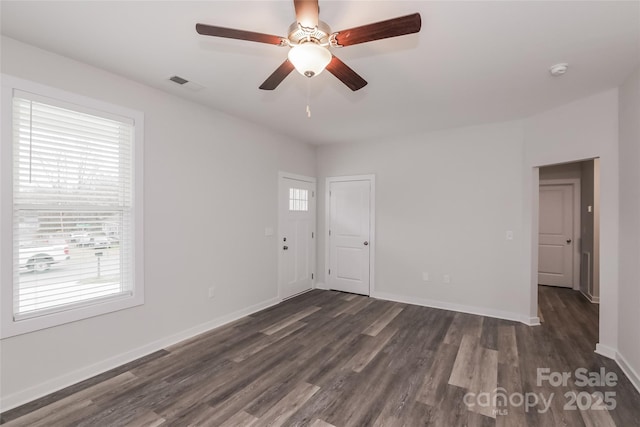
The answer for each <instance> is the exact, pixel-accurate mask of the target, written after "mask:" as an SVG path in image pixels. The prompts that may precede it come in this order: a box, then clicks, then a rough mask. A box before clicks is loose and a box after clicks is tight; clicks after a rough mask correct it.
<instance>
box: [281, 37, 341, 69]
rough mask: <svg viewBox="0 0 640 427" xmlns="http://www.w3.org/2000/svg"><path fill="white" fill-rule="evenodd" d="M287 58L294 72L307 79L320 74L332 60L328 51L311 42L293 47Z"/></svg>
mask: <svg viewBox="0 0 640 427" xmlns="http://www.w3.org/2000/svg"><path fill="white" fill-rule="evenodd" d="M288 56H289V61H291V63H292V64H293V66H294V67H295V68H296V70H298V72H299V73H300V74H302V75H303V76H307V77H313V76H316V75H318V74H320V73H321V72H322V70H324V69H325V67H326V66H327V65H329V62H331V58H332V56H331V52H329V49H327V48H326V47H323V46H320V45H318V44H316V43H313V42H307V43H303V44H300V45H297V46H293V47H292V48H291V50H289V55H288Z"/></svg>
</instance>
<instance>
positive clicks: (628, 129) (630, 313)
mask: <svg viewBox="0 0 640 427" xmlns="http://www.w3.org/2000/svg"><path fill="white" fill-rule="evenodd" d="M619 106H620V289H619V311H618V313H619V322H620V325H619V336H618V340H619V346H618V352H619V355H620V357H621V359H622V363H623V364H624V365H626V366H627V369H628V370H629V371H633V373H632V372H628V373H629V374H631V375H630V376H633V377H635V384H636V387H637V388H638V390H640V328H639V327H638V326H639V325H640V166H639V165H640V69H638V70H636V71H635V73H633V74H632V75H631V76H630V77H629V79H628V80H627V81H626V82H625V83H624V84H623V85H622V86H621V87H620V101H619Z"/></svg>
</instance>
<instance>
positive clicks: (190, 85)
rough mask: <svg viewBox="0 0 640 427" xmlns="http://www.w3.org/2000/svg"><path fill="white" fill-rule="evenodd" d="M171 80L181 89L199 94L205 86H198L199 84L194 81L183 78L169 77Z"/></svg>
mask: <svg viewBox="0 0 640 427" xmlns="http://www.w3.org/2000/svg"><path fill="white" fill-rule="evenodd" d="M169 80H170V81H172V82H174V83H177V84H179V85H180V86H181V87H183V88H186V89H189V90H191V91H193V92H197V91H199V90H202V89H204V86H202V85H201V84H198V83H196V82H194V81H191V80H187V79H185V78H183V77H180V76H173V77H169Z"/></svg>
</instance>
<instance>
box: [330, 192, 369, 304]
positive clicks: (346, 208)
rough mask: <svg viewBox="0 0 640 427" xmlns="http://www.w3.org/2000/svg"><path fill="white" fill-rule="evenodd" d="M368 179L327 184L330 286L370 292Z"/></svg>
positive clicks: (349, 290) (358, 292)
mask: <svg viewBox="0 0 640 427" xmlns="http://www.w3.org/2000/svg"><path fill="white" fill-rule="evenodd" d="M370 239H371V181H370V180H361V181H338V182H331V183H330V184H329V271H328V276H327V277H328V285H329V288H330V289H335V290H339V291H345V292H352V293H356V294H362V295H369V294H370V255H371V247H372V246H371V240H370Z"/></svg>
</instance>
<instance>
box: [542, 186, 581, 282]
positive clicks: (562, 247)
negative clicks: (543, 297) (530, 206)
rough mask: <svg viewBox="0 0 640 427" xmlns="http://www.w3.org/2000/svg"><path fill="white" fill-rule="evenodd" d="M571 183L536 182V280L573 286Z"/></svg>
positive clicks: (572, 188)
mask: <svg viewBox="0 0 640 427" xmlns="http://www.w3.org/2000/svg"><path fill="white" fill-rule="evenodd" d="M573 191H574V187H573V185H568V184H562V185H540V217H539V236H538V283H539V284H541V285H551V286H563V287H567V288H571V287H573V254H574V250H573V245H574V240H575V239H574V236H573V233H574V227H573V218H574V213H573Z"/></svg>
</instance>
